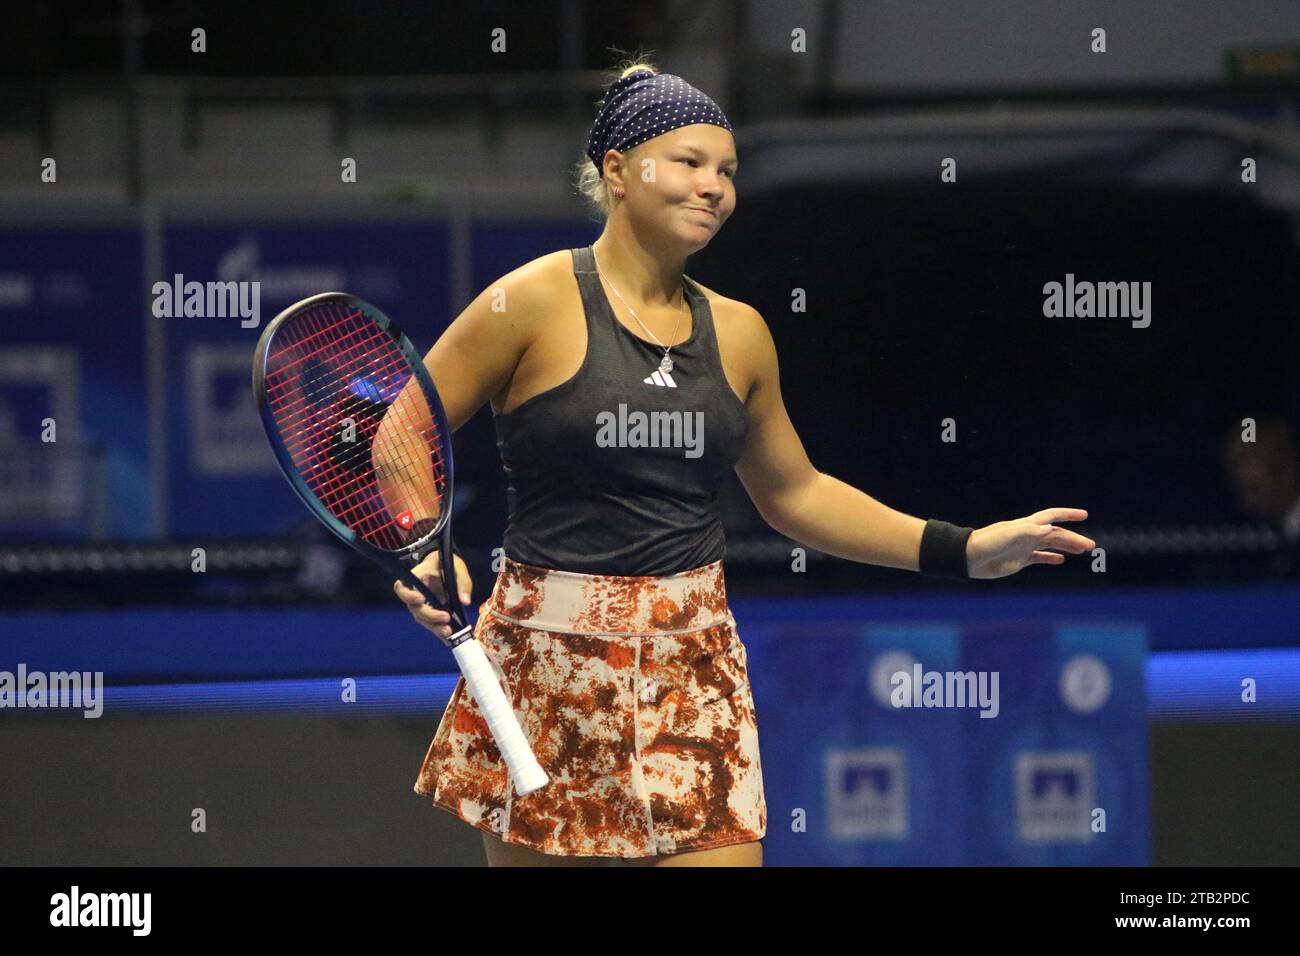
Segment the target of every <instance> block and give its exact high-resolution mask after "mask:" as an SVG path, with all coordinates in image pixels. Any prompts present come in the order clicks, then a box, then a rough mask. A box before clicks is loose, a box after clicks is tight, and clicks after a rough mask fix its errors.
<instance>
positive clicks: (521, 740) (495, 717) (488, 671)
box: [451, 638, 550, 797]
mask: <svg viewBox="0 0 1300 956" xmlns="http://www.w3.org/2000/svg"><path fill="white" fill-rule="evenodd" d="M451 653H452V655H453V656H454V657H455V658H456V663H457V664H458V665H460V672H461V673H462V674H464V675H465V684H466V686H468V687H469V692H470V696H471V697H473V698H474V703H475V704H477V705H478V709H479V710H480V711H481V712H482V714H483V716H484V718H486V720H487V725H488V729H489V730H491V731H492V736H493V738H494V739H495V740H496V744H497V748H498V749H499V750H500V751H501V756H503V757H504V758H505V761H506V766H507V767H508V768H509V769H510V776H511V778H512V779H513V780H514V782H515V792H516V793H518V794H519V796H521V797H522V796H524V795H526V794H529V793H532V792H533V791H534V790H537V789H539V788H541V787H543V786H545V784H546V782H547V781H548V780H549V779H550V778H549V777H548V776H547V775H546V771H545V770H543V769H542V765H541V764H539V763H538V762H537V758H536V757H534V756H533V749H532V748H531V747H529V746H528V739H527V738H526V737H524V732H523V729H522V728H521V727H520V726H519V721H518V720H516V719H515V712H514V710H512V709H511V707H510V701H508V700H506V695H505V694H504V693H503V692H502V690H501V684H500V683H499V682H498V680H497V675H496V672H495V671H494V670H492V663H491V662H490V661H489V660H488V658H487V654H485V653H484V652H483V645H482V644H480V643H479V642H478V641H476V640H475V639H474V638H470V639H469V640H468V641H461V642H460V643H459V644H457V645H456V646H455V647H453V648H452V649H451Z"/></svg>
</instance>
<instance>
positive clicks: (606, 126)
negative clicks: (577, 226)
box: [587, 70, 731, 176]
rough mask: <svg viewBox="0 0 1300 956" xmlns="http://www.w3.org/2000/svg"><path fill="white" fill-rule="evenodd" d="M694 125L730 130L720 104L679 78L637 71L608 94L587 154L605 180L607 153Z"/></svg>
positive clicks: (624, 149)
mask: <svg viewBox="0 0 1300 956" xmlns="http://www.w3.org/2000/svg"><path fill="white" fill-rule="evenodd" d="M694 123H709V124H711V125H713V126H721V127H722V128H723V129H726V130H730V129H731V124H730V123H728V122H727V117H726V115H724V114H723V112H722V110H720V109H719V108H718V104H717V103H715V102H713V100H711V99H709V97H708V96H706V95H705V94H704V93H701V92H700V91H699V90H697V89H696V88H695V87H693V86H691V84H689V83H687V82H686V81H685V80H683V79H682V78H681V77H680V76H675V75H674V74H672V73H652V72H651V71H649V70H636V71H634V72H632V73H629V74H628V75H627V76H625V77H623V78H622V79H621V80H617V81H615V82H614V83H613V84H611V85H610V88H609V89H608V90H607V91H606V93H605V103H604V105H603V106H602V107H601V110H600V115H599V116H597V117H596V122H595V123H593V124H592V126H591V133H590V134H589V135H588V136H587V155H588V156H590V157H591V161H592V162H593V163H594V164H595V165H596V168H597V169H598V170H600V171H601V175H602V176H603V175H604V168H605V167H604V159H605V154H606V153H607V152H609V151H610V150H611V149H616V150H618V151H619V152H620V153H621V152H624V151H626V150H629V149H631V148H632V147H633V146H636V145H638V144H640V143H644V142H645V141H646V140H648V139H653V138H654V137H656V136H658V135H659V134H660V133H666V132H668V131H669V130H672V129H677V127H679V126H691V125H692V124H694Z"/></svg>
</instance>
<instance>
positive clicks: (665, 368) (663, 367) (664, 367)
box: [659, 355, 673, 372]
mask: <svg viewBox="0 0 1300 956" xmlns="http://www.w3.org/2000/svg"><path fill="white" fill-rule="evenodd" d="M672 370H673V360H672V359H670V358H669V357H668V356H667V355H665V356H664V360H663V361H662V362H660V363H659V371H661V372H671V371H672Z"/></svg>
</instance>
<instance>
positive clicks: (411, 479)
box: [371, 262, 546, 519]
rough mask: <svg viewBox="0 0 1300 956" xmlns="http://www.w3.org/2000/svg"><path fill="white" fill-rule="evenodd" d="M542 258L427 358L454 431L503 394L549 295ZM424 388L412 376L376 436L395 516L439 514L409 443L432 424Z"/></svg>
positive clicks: (491, 293) (501, 284) (479, 303)
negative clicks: (405, 512) (407, 447)
mask: <svg viewBox="0 0 1300 956" xmlns="http://www.w3.org/2000/svg"><path fill="white" fill-rule="evenodd" d="M542 278H543V276H542V275H541V274H540V272H539V263H537V262H533V263H529V264H528V265H525V266H523V267H521V268H519V269H516V270H515V271H514V272H512V273H510V274H509V275H506V276H503V277H502V278H501V279H498V280H497V281H496V282H494V283H492V285H490V286H488V288H486V289H484V290H483V291H482V292H481V293H480V294H479V295H478V297H477V298H475V299H474V301H473V302H471V303H470V304H469V305H468V306H467V307H466V308H465V310H464V311H463V312H461V314H460V315H459V316H457V317H456V319H455V320H454V321H453V322H452V323H451V324H450V325H449V326H448V327H447V329H446V331H444V332H443V334H442V335H441V336H440V337H439V338H438V341H437V342H435V343H434V345H433V347H432V348H431V349H429V351H428V353H427V354H426V355H425V357H424V365H425V368H427V369H428V370H429V374H430V376H431V377H432V378H433V384H434V387H435V388H437V390H438V397H439V398H440V399H441V400H442V405H443V409H444V410H445V412H446V414H447V427H449V428H450V429H451V430H452V432H453V433H454V432H456V431H457V430H458V429H459V428H460V427H461V426H462V425H463V424H465V422H467V421H468V420H469V419H470V418H472V417H473V416H474V414H475V413H476V412H477V411H478V410H479V409H480V408H482V407H483V405H484V404H486V403H487V402H488V401H489V400H490V399H491V397H492V396H493V395H495V394H497V393H498V392H499V391H501V390H502V389H503V388H504V387H505V386H506V385H507V384H508V383H509V381H510V378H511V376H512V375H513V374H514V370H515V368H516V366H517V365H518V364H519V360H520V358H522V356H523V354H524V352H525V350H526V349H527V348H528V345H529V343H530V341H531V333H532V329H533V327H534V322H533V317H534V316H536V315H537V314H538V309H539V306H541V305H542V304H543V303H544V302H545V300H546V286H545V283H544V282H543V281H542ZM418 389H419V386H418V384H417V383H416V381H415V380H414V379H412V380H411V381H410V382H409V383H408V384H407V386H406V387H405V388H404V389H403V391H402V394H401V395H400V396H398V399H397V401H396V402H394V403H393V405H392V406H391V407H390V408H389V410H388V413H387V414H386V415H385V416H384V420H383V422H381V423H380V426H379V428H378V430H377V431H376V433H375V438H374V442H373V444H372V446H371V456H372V461H373V463H374V466H375V473H376V477H377V479H378V482H379V490H380V495H381V496H382V497H383V499H384V502H385V504H387V505H388V507H389V510H390V511H392V512H393V513H397V512H400V511H402V510H405V509H409V510H411V511H412V512H413V513H414V515H415V518H416V519H419V518H426V517H428V518H434V517H437V515H438V497H437V493H436V489H435V488H434V482H433V473H432V470H431V468H430V467H429V459H428V456H427V454H425V455H419V454H416V455H412V454H410V453H409V452H408V451H406V450H405V449H404V447H403V444H402V443H403V442H404V441H406V442H409V441H410V434H411V433H412V432H414V433H416V434H419V433H420V432H422V431H425V430H426V429H427V428H428V426H429V416H428V413H427V411H426V410H425V403H424V400H423V397H422V396H421V395H420V394H419V392H418Z"/></svg>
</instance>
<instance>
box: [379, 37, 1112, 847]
mask: <svg viewBox="0 0 1300 956" xmlns="http://www.w3.org/2000/svg"><path fill="white" fill-rule="evenodd" d="M736 168H737V156H736V146H735V141H734V140H733V138H732V131H731V124H730V123H729V122H728V121H727V118H726V117H725V116H724V115H723V113H722V110H720V109H719V108H718V106H717V104H715V103H714V102H713V101H712V100H711V99H710V98H709V97H708V96H706V95H705V94H703V93H701V92H700V91H699V90H697V89H695V88H694V87H693V86H691V85H690V84H688V83H687V82H685V81H684V80H682V79H681V78H680V77H677V76H674V75H672V74H665V73H659V72H657V71H656V69H655V68H654V67H653V66H651V65H649V64H647V63H644V62H637V63H633V64H630V65H629V66H628V67H627V68H626V69H624V70H623V71H622V74H621V76H620V77H619V78H618V79H616V80H615V81H614V82H613V83H612V84H611V85H610V86H609V87H608V89H607V91H606V94H605V97H604V99H603V100H602V101H601V104H600V111H599V115H598V116H597V118H596V121H595V123H594V125H593V126H592V128H591V133H590V136H589V138H588V143H587V148H586V150H585V154H584V157H583V160H582V164H581V167H580V170H579V175H578V186H579V189H580V191H581V192H582V193H583V194H584V195H585V196H586V197H587V198H588V199H590V200H591V201H593V202H594V203H596V204H597V205H598V207H599V208H600V209H601V211H602V212H603V213H604V214H605V217H606V221H605V227H604V231H603V232H602V234H601V235H600V237H599V238H598V239H597V240H596V241H595V242H594V243H593V244H592V245H591V246H588V247H586V248H581V249H571V250H569V249H566V250H561V251H558V252H553V253H550V254H549V255H545V256H542V257H541V258H538V259H535V260H533V261H532V262H529V263H527V264H526V265H524V266H522V267H520V268H519V269H517V270H515V271H514V272H511V273H509V274H507V275H505V276H503V277H502V278H501V279H500V280H498V281H497V282H495V283H493V284H492V286H491V287H490V288H487V289H485V290H483V292H482V293H481V294H480V295H479V296H478V297H477V298H476V299H475V300H474V301H473V302H472V303H471V304H470V305H469V307H468V308H466V309H465V311H464V312H463V313H461V315H460V316H458V317H457V318H456V320H455V321H454V322H453V323H452V324H451V325H450V326H449V327H448V328H447V330H446V332H444V333H443V335H442V336H441V338H440V339H439V340H438V342H437V343H436V344H435V345H434V346H433V348H432V349H430V351H429V353H428V355H427V356H426V357H425V362H426V364H427V366H428V368H429V371H430V373H431V375H432V376H433V379H434V382H435V383H436V384H437V388H438V392H439V394H440V395H441V396H442V400H443V404H444V407H445V408H446V412H447V418H448V424H449V427H450V428H451V429H452V431H455V430H456V429H457V428H459V427H460V426H461V424H463V423H464V422H465V421H466V420H467V419H469V418H470V416H471V415H473V414H474V413H475V412H476V411H477V410H478V409H479V408H481V407H482V405H483V404H484V403H485V402H488V401H491V404H492V410H493V413H494V416H495V417H494V422H495V425H496V429H497V435H498V445H499V447H500V451H501V457H502V463H503V465H504V467H505V469H506V473H507V475H508V477H509V490H508V497H509V502H510V517H509V523H508V527H507V530H506V533H505V540H504V542H503V555H502V558H501V566H500V570H499V572H498V574H497V578H496V582H495V584H494V586H493V588H492V593H491V595H490V597H489V598H488V599H487V601H486V602H485V603H484V604H483V605H482V606H481V608H480V615H479V619H478V623H477V627H476V632H475V636H476V637H477V638H478V640H479V641H480V642H481V643H482V644H483V646H484V650H485V651H486V652H487V654H488V657H489V659H490V660H491V661H492V663H493V666H494V669H497V670H499V671H500V675H499V676H500V678H501V681H502V686H503V689H504V690H505V692H506V694H507V696H508V697H509V699H510V702H511V705H512V707H513V708H514V711H515V713H516V715H517V716H518V718H519V722H520V725H521V726H522V728H523V730H524V733H525V735H526V736H527V737H528V741H529V743H530V745H531V746H532V748H533V751H534V753H535V754H536V756H537V759H538V761H539V762H540V763H541V765H542V767H543V768H544V769H545V770H546V771H547V773H548V774H549V775H550V778H551V779H550V783H548V784H547V785H546V786H544V787H542V788H541V789H540V790H537V791H534V792H532V793H530V794H528V795H526V796H523V797H520V796H517V795H516V794H515V793H514V791H513V787H512V786H511V784H510V781H509V778H508V776H507V773H506V767H505V764H504V762H503V761H502V760H501V756H500V753H499V752H498V750H497V747H496V745H495V743H494V742H493V739H492V736H491V734H490V733H489V732H488V729H487V726H486V724H485V722H484V720H483V717H482V715H481V714H480V713H479V711H478V709H477V708H476V706H475V703H474V701H473V700H472V699H471V698H470V697H469V695H468V694H467V693H466V692H465V682H464V679H463V678H462V679H461V680H460V681H459V682H458V683H457V685H456V689H455V691H454V692H453V694H452V697H451V701H450V702H449V703H448V705H447V708H446V711H445V712H444V714H443V716H442V721H441V723H440V724H439V726H438V730H437V733H436V735H435V737H434V739H433V742H432V744H431V745H430V747H429V751H428V755H427V756H426V757H425V760H424V763H423V766H422V767H421V768H420V772H419V776H418V779H417V781H416V783H415V790H416V792H417V793H419V794H422V795H424V796H426V797H428V798H430V799H431V800H432V802H433V804H434V805H435V806H437V807H440V808H442V809H444V810H447V811H449V812H451V813H454V814H455V815H456V816H458V817H459V818H460V819H462V820H464V821H465V822H466V823H468V824H471V825H473V826H475V827H477V828H479V829H480V830H482V831H483V841H484V845H485V847H486V849H487V856H488V862H489V864H490V865H533V864H569V865H573V864H603V863H607V862H614V861H620V860H621V861H625V862H629V863H631V862H639V863H649V864H652V865H706V866H758V865H761V864H762V845H761V843H760V840H761V838H762V837H763V836H764V834H765V833H766V828H767V806H766V803H765V801H764V791H763V778H762V767H761V763H760V760H759V748H758V729H757V720H756V717H755V713H754V703H753V698H752V696H751V694H750V686H749V680H748V674H747V669H746V653H745V648H744V646H743V644H742V643H741V640H740V637H739V635H738V633H737V629H736V622H735V619H734V618H733V617H732V615H731V612H730V611H729V610H728V607H727V598H726V590H725V586H724V580H723V569H722V557H723V529H722V525H721V522H720V520H719V514H718V510H717V499H718V493H719V490H720V488H721V485H722V482H723V481H724V479H725V478H726V476H727V474H728V472H729V471H731V470H732V469H733V468H734V470H735V472H736V473H737V474H738V475H739V476H740V479H741V481H742V483H743V484H744V487H745V489H746V491H747V492H748V494H749V495H750V497H751V498H752V499H753V501H754V504H755V506H756V507H757V509H758V511H759V513H760V514H761V515H762V516H763V518H764V519H765V520H766V521H767V522H768V524H770V525H771V526H772V527H773V528H775V529H776V530H777V531H779V532H781V533H782V534H783V535H785V536H787V537H789V538H791V539H793V540H795V541H798V542H801V543H803V544H805V545H808V546H809V547H812V548H815V549H817V550H819V551H823V552H825V553H828V554H833V555H836V556H838V557H842V558H846V559H848V560H851V561H860V562H865V563H869V564H876V565H881V566H884V567H891V568H904V569H908V570H913V571H921V572H924V573H928V574H936V575H949V576H954V577H963V578H964V577H971V578H999V577H1004V576H1006V575H1009V574H1014V573H1015V572H1017V571H1019V570H1020V569H1021V568H1023V567H1025V566H1026V565H1029V564H1061V563H1063V562H1064V561H1065V557H1064V555H1062V554H1059V553H1055V552H1054V551H1052V550H1049V549H1057V550H1059V551H1065V552H1071V553H1075V554H1078V553H1081V552H1084V551H1087V550H1089V549H1091V548H1092V547H1093V546H1094V542H1093V541H1091V540H1090V539H1088V538H1086V537H1083V536H1082V535H1079V534H1076V533H1074V532H1071V531H1069V530H1066V529H1063V528H1058V527H1055V526H1054V524H1053V523H1054V522H1060V521H1077V520H1082V519H1084V518H1086V517H1087V513H1086V512H1085V511H1082V510H1079V509H1076V508H1046V509H1044V510H1042V511H1039V512H1036V513H1035V514H1032V515H1029V516H1028V517H1025V518H1020V519H1016V520H1012V521H1000V522H997V523H996V524H992V525H989V526H988V527H985V528H980V529H978V530H974V529H971V528H959V527H956V526H954V525H951V524H948V523H946V522H943V521H938V520H934V519H931V520H930V521H924V520H922V519H920V518H914V517H912V516H910V515H906V514H902V513H900V512H898V511H894V510H892V509H890V508H888V507H886V506H885V505H883V504H881V503H880V502H878V501H876V500H875V499H873V498H871V497H870V496H869V495H867V494H865V493H863V492H862V491H859V490H857V489H855V488H852V487H850V486H849V485H847V484H844V483H843V482H841V481H838V480H837V479H835V478H832V477H831V476H829V475H825V474H822V473H820V472H818V471H817V470H816V469H815V468H814V467H813V466H812V464H811V463H810V462H809V460H808V456H807V455H806V454H805V453H804V449H803V445H802V444H801V443H800V441H799V437H798V435H797V434H796V433H795V430H794V428H793V427H792V425H791V423H790V419H789V417H788V416H787V414H786V410H785V406H784V404H783V402H782V398H781V389H780V385H779V382H778V376H777V355H776V351H775V348H774V346H773V341H772V337H771V335H770V333H769V332H768V329H767V326H766V324H765V323H764V320H763V318H762V317H761V316H760V315H759V313H758V312H756V311H755V310H754V309H753V308H751V307H750V306H748V305H745V304H744V303H742V302H738V301H736V300H734V299H730V298H727V297H725V296H722V295H720V294H718V293H717V292H714V291H713V290H712V289H709V288H706V287H705V286H703V285H701V284H700V283H698V282H696V281H694V280H693V279H691V278H690V277H688V276H686V275H684V274H683V268H684V266H685V262H686V259H687V258H688V257H689V256H690V255H691V254H692V253H695V252H698V251H699V250H700V249H703V248H704V247H705V246H707V245H708V244H709V241H710V240H711V239H713V237H714V236H715V235H717V233H718V230H719V229H721V228H722V224H723V223H725V222H726V221H727V219H728V217H730V216H731V214H732V212H733V211H734V210H735V208H736V185H735V182H734V178H735V175H736ZM818 384H820V383H818ZM647 423H648V428H647ZM455 561H456V572H457V579H458V581H459V582H461V591H462V592H463V593H462V595H461V599H462V601H464V602H466V603H468V601H469V596H470V594H469V592H470V576H469V571H468V568H466V567H465V565H464V562H463V561H461V560H460V559H459V557H457V558H456V559H455ZM415 573H416V574H418V575H420V577H421V579H422V580H424V581H426V582H427V583H428V584H429V585H430V586H431V587H432V588H434V589H435V593H441V582H440V579H439V575H438V555H437V554H436V552H435V553H434V554H433V555H431V556H430V557H428V558H426V559H425V560H424V561H423V562H421V564H420V565H418V566H417V567H416V568H415ZM394 590H395V591H396V593H397V594H398V596H399V597H400V598H401V599H402V601H403V602H405V603H406V605H407V606H408V607H409V609H410V611H411V613H412V614H413V616H414V617H415V619H416V620H417V621H419V622H420V623H421V624H422V625H424V626H425V627H427V628H428V629H429V630H431V631H433V632H435V633H441V634H443V635H446V634H447V633H448V632H449V624H448V617H447V614H446V613H445V612H442V611H438V610H436V609H434V608H432V607H430V606H428V605H427V604H425V603H424V600H423V598H422V597H421V596H420V594H419V593H418V592H417V591H415V590H414V589H411V588H408V587H406V586H405V585H403V584H402V583H401V582H400V581H399V582H396V583H395V584H394Z"/></svg>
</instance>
